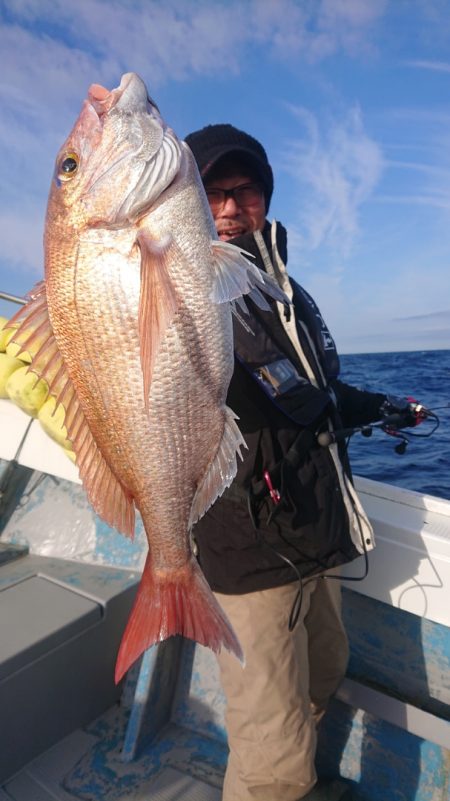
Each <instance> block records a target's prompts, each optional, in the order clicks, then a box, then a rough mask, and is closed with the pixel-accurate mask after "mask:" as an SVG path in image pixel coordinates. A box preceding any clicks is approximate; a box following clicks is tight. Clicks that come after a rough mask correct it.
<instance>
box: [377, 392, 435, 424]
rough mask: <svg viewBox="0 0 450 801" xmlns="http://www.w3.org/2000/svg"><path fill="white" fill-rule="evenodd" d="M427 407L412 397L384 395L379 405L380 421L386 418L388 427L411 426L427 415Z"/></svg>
mask: <svg viewBox="0 0 450 801" xmlns="http://www.w3.org/2000/svg"><path fill="white" fill-rule="evenodd" d="M428 415H429V412H428V409H427V408H426V407H425V406H423V405H422V404H421V403H418V401H416V400H415V399H414V398H397V397H396V396H395V395H386V400H385V401H384V402H383V403H382V405H381V407H380V416H381V421H383V420H384V419H386V426H387V427H388V428H393V429H399V428H408V427H411V428H413V427H414V426H417V425H419V423H421V422H422V421H423V420H425V418H426V417H428Z"/></svg>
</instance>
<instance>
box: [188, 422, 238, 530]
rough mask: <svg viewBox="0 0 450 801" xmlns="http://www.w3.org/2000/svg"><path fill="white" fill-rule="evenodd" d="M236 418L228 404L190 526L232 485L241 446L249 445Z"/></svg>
mask: <svg viewBox="0 0 450 801" xmlns="http://www.w3.org/2000/svg"><path fill="white" fill-rule="evenodd" d="M236 420H237V417H236V415H235V414H234V412H232V411H231V409H229V408H228V406H226V407H225V426H224V430H223V435H222V440H221V442H220V445H219V448H218V450H217V453H216V455H215V457H214V459H213V461H212V462H211V464H210V465H209V468H208V470H207V472H206V474H205V476H204V478H203V480H202V481H201V483H200V484H199V486H198V487H197V492H196V494H195V497H194V500H193V502H192V507H191V514H190V517H189V528H191V527H192V526H193V525H194V523H196V522H197V520H199V519H200V518H201V517H203V515H204V514H205V512H206V511H207V510H208V509H209V507H210V506H212V505H213V503H214V501H216V500H217V498H218V497H219V496H220V495H222V493H223V492H224V491H225V490H226V489H227V487H229V486H230V484H231V482H232V481H233V479H234V477H235V475H236V472H237V454H239V456H241V450H240V449H241V447H244V448H246V447H247V446H246V444H245V440H244V438H243V436H242V434H241V432H240V431H239V428H238V426H237V424H236ZM241 458H242V456H241Z"/></svg>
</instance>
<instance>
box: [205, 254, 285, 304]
mask: <svg viewBox="0 0 450 801" xmlns="http://www.w3.org/2000/svg"><path fill="white" fill-rule="evenodd" d="M211 249H212V255H213V267H214V271H215V281H214V285H213V289H212V294H211V300H212V301H213V303H226V302H227V301H236V300H238V299H239V298H242V296H243V295H248V296H249V297H250V298H251V299H252V300H253V301H254V303H256V305H257V306H259V308H261V309H263V310H264V311H270V310H271V309H270V306H269V304H268V302H267V300H266V299H265V297H264V295H268V296H269V297H270V298H273V299H274V300H277V301H279V302H280V303H287V304H290V303H291V301H290V300H289V298H288V296H287V295H286V294H285V293H284V292H283V290H282V289H281V288H280V287H279V285H278V284H277V282H276V281H275V280H274V279H273V278H272V277H271V276H270V275H267V273H264V272H262V270H260V269H259V267H257V266H256V264H253V262H251V261H249V259H248V258H247V256H250V258H253V256H252V255H251V254H250V253H247V251H245V250H241V248H239V247H237V246H236V245H232V244H231V242H222V240H221V239H217V240H213V241H212V242H211ZM240 305H241V308H242V302H241V304H240Z"/></svg>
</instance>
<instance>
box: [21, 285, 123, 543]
mask: <svg viewBox="0 0 450 801" xmlns="http://www.w3.org/2000/svg"><path fill="white" fill-rule="evenodd" d="M28 299H29V300H28V303H27V304H26V305H25V306H23V307H22V308H21V309H20V310H19V312H17V314H15V315H14V317H13V318H12V320H11V321H10V322H11V323H15V324H17V325H18V328H17V331H16V332H15V334H14V336H13V337H12V339H11V341H12V342H14V343H15V344H17V345H19V346H20V347H21V350H20V351H19V354H18V355H20V354H21V353H22V352H26V351H28V353H29V354H30V355H31V364H30V365H29V368H28V369H29V370H30V371H31V372H33V373H35V375H36V377H37V379H40V378H42V379H44V381H46V382H47V384H48V386H49V395H51V396H53V397H54V398H55V413H56V410H57V409H58V407H59V404H61V406H62V407H63V409H64V422H63V424H64V425H65V426H66V428H67V436H68V439H69V440H70V442H71V443H72V447H73V449H74V451H75V456H76V463H77V465H78V469H79V472H80V478H81V480H82V482H83V486H84V488H85V490H86V493H87V496H88V498H89V501H90V503H91V504H92V507H93V509H94V511H95V512H96V513H97V514H98V515H99V516H100V517H101V518H102V519H103V520H104V521H105V522H106V523H107V524H108V525H110V526H113V527H114V528H116V529H118V531H121V532H122V533H123V534H127V535H128V536H133V534H134V519H135V510H134V501H133V498H132V496H131V494H130V493H129V492H128V491H127V490H126V489H125V487H124V486H123V485H122V484H121V483H120V481H119V480H118V479H117V477H116V476H115V475H114V473H113V472H112V470H111V469H110V467H109V465H108V463H107V462H106V460H105V458H104V457H103V454H102V452H101V451H100V449H99V447H98V445H97V443H96V442H95V440H94V437H93V435H92V433H91V430H90V428H89V425H88V422H87V420H86V417H85V415H84V412H83V410H82V408H81V406H80V403H79V400H78V396H77V394H76V390H75V387H74V385H73V383H72V380H71V378H70V376H69V373H68V372H67V368H66V365H65V363H64V360H63V357H62V355H61V353H60V350H59V348H58V345H57V342H56V339H55V336H54V334H53V330H52V326H51V322H50V318H49V315H48V308H47V295H46V290H45V283H44V282H43V281H41V282H40V283H39V284H37V285H36V287H35V288H34V289H33V290H32V291H31V292H30V293H29V295H28Z"/></svg>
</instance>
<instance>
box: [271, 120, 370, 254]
mask: <svg viewBox="0 0 450 801" xmlns="http://www.w3.org/2000/svg"><path fill="white" fill-rule="evenodd" d="M292 113H293V114H294V115H295V116H296V118H297V119H298V121H299V122H300V123H301V124H302V125H303V128H304V129H305V136H304V137H303V138H299V139H297V140H296V141H292V142H290V143H288V145H287V149H286V153H285V163H284V167H285V168H286V169H287V170H288V171H289V173H290V174H291V175H292V177H293V179H294V181H295V184H296V187H297V189H296V195H297V197H296V198H293V200H292V204H291V205H292V208H297V214H296V218H295V219H294V221H293V224H294V228H296V229H297V234H296V237H297V240H296V241H297V242H299V241H300V242H301V243H302V248H303V250H309V251H311V250H315V249H317V248H319V247H321V246H323V245H333V247H334V248H335V250H336V251H337V253H338V254H339V257H342V256H346V255H348V254H349V252H350V251H351V249H352V246H353V244H354V241H355V238H356V237H357V235H358V230H359V226H358V220H359V211H360V208H361V206H362V204H363V203H364V202H365V201H366V200H367V199H368V198H369V197H370V196H371V194H372V193H373V191H374V189H375V187H376V186H377V184H378V181H379V180H380V177H381V173H382V169H383V157H382V153H381V150H380V147H379V146H378V144H377V143H376V142H375V141H374V140H372V139H371V138H370V137H369V136H368V134H367V133H366V132H365V130H364V125H363V121H362V116H361V112H360V111H359V109H358V108H353V109H351V110H350V111H349V113H348V114H347V116H346V117H344V118H343V119H341V120H339V121H336V120H334V121H332V122H330V120H327V122H326V124H323V125H322V126H321V125H320V124H319V121H318V119H317V117H315V116H314V115H313V114H312V113H311V112H310V111H308V110H306V109H304V108H299V107H296V108H295V107H292Z"/></svg>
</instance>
